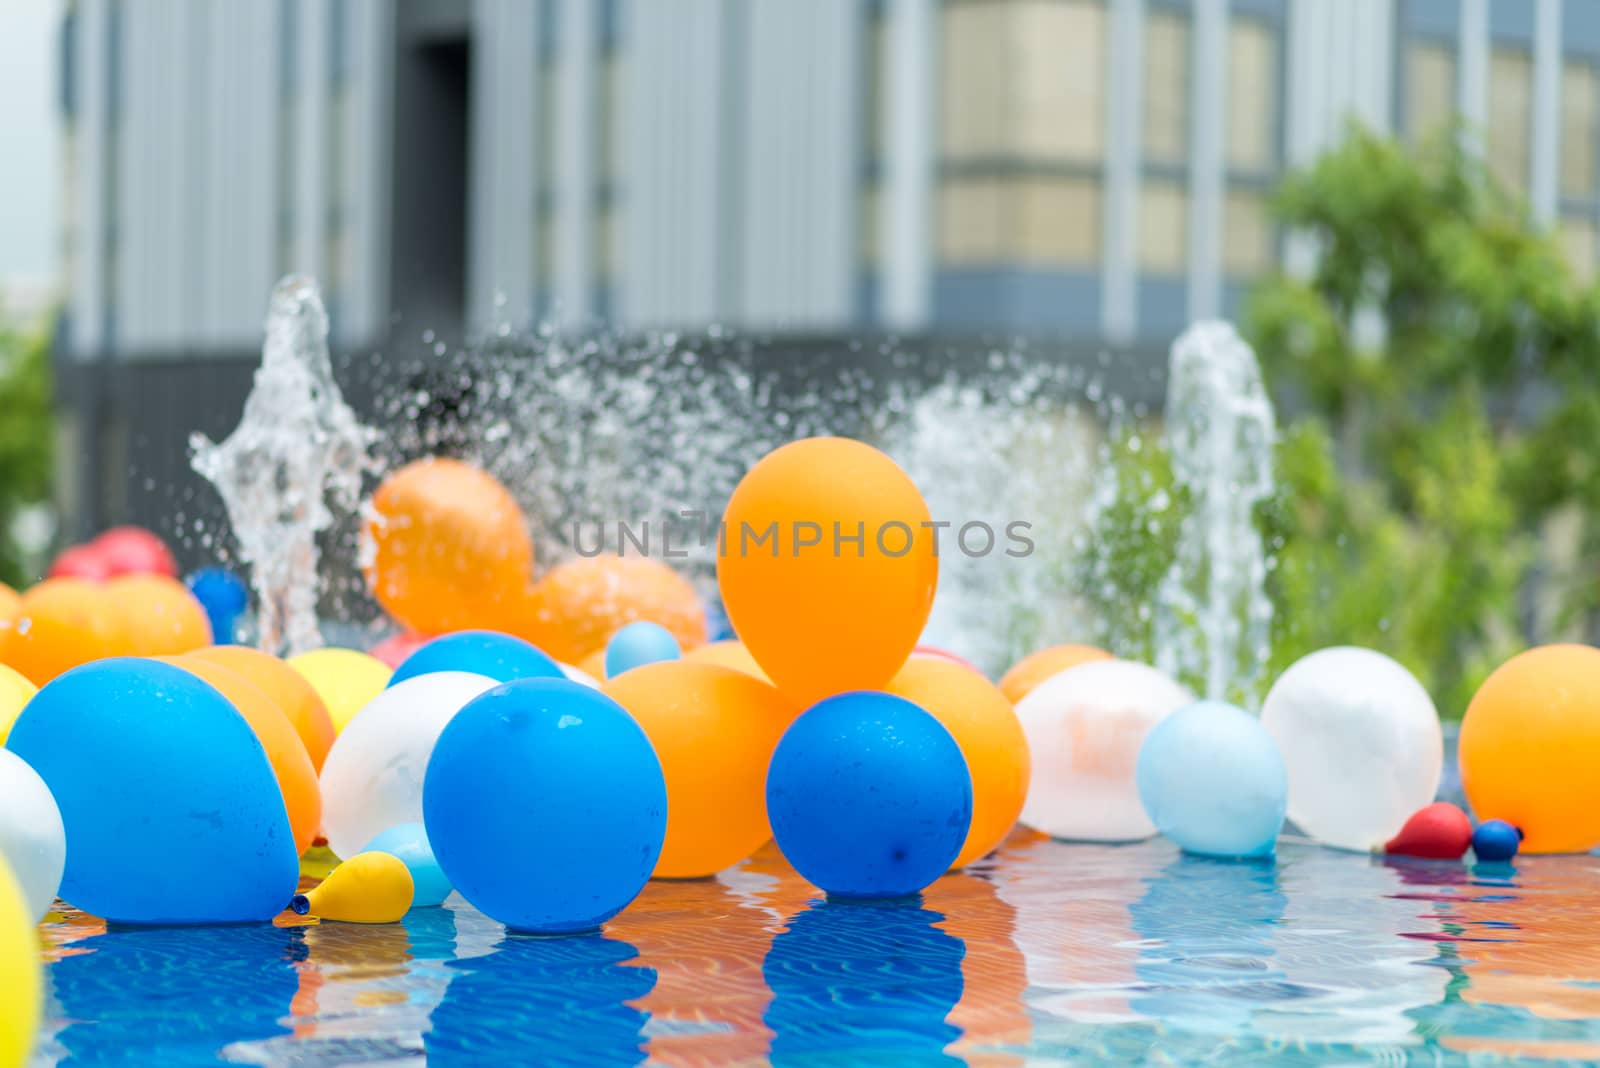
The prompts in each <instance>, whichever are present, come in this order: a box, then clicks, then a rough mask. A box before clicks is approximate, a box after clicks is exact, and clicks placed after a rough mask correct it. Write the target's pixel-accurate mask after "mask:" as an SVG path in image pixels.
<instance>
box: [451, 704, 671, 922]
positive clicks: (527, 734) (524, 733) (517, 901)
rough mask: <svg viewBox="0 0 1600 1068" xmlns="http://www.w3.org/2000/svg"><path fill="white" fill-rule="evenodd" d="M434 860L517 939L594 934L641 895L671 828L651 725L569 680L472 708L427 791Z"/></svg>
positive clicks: (454, 727)
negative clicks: (649, 733) (531, 935)
mask: <svg viewBox="0 0 1600 1068" xmlns="http://www.w3.org/2000/svg"><path fill="white" fill-rule="evenodd" d="M422 816H423V823H424V824H425V825H426V826H427V829H428V841H430V842H431V843H433V852H434V856H435V857H437V858H438V860H439V866H440V867H441V868H443V869H444V873H445V876H446V877H447V878H448V879H449V880H450V882H451V884H452V885H454V886H455V888H456V890H458V891H459V892H460V893H461V896H462V897H464V898H466V899H467V901H468V902H469V903H470V904H471V905H473V906H474V907H475V908H477V909H478V911H480V912H482V913H484V914H485V915H487V916H489V917H490V918H491V919H495V920H499V921H500V922H501V923H503V924H505V925H506V926H507V927H509V928H511V929H512V930H515V931H528V932H531V933H534V934H572V933H576V932H580V931H593V930H595V929H597V928H598V927H599V926H600V925H601V924H602V923H604V922H605V921H606V920H609V919H610V918H611V917H612V916H615V915H616V914H617V913H618V912H621V911H622V909H623V907H624V906H626V905H627V904H628V902H630V901H632V900H633V899H634V897H635V896H637V895H638V893H639V891H640V890H642V889H643V888H644V884H645V883H646V882H647V881H648V880H649V878H650V873H651V871H652V870H654V868H655V866H656V859H657V858H658V857H660V855H661V843H662V841H663V840H664V839H665V837H666V833H667V784H666V780H665V779H664V778H663V777H662V774H661V762H660V761H659V760H657V759H656V751H655V749H654V748H652V746H651V745H650V739H649V738H647V737H646V736H645V733H644V731H643V729H641V728H640V726H639V724H638V723H636V722H634V719H633V717H632V716H630V715H628V713H627V710H626V709H624V708H623V707H622V706H621V705H619V704H618V703H617V702H615V701H613V700H612V699H611V698H609V697H607V696H606V695H605V694H603V693H601V692H600V691H599V690H594V689H590V688H589V687H587V686H583V685H580V684H579V683H576V682H568V681H567V680H566V679H519V680H517V681H516V682H508V683H506V684H504V685H502V686H497V687H495V688H494V689H492V690H490V691H489V692H487V693H485V694H482V695H481V696H479V697H477V698H475V699H473V700H472V701H470V702H468V703H467V705H466V706H465V707H464V708H462V709H461V711H459V712H457V713H456V714H455V716H454V717H453V718H452V719H451V720H450V722H449V724H448V725H447V726H446V727H445V729H444V731H443V732H442V733H441V734H440V735H439V741H438V743H437V744H436V745H435V746H434V748H433V756H432V757H431V758H430V759H429V761H428V771H427V774H426V775H425V776H424V778H423V783H422Z"/></svg>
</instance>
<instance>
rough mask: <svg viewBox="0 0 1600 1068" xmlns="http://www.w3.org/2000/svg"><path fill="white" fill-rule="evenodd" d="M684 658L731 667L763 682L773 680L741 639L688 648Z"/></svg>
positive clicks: (700, 662)
mask: <svg viewBox="0 0 1600 1068" xmlns="http://www.w3.org/2000/svg"><path fill="white" fill-rule="evenodd" d="M683 658H684V659H685V660H689V661H692V662H694V663H699V664H720V665H722V666H723V667H730V668H733V669H734V670H735V671H742V672H744V673H745V674H746V675H751V676H753V677H755V678H758V679H760V680H761V681H762V682H771V681H772V680H771V679H769V678H767V673H766V672H765V671H762V670H761V665H760V664H758V663H756V658H755V657H753V656H751V655H750V650H748V649H746V648H745V647H744V643H743V642H740V641H734V640H732V639H724V640H723V641H716V642H707V643H706V644H704V645H701V646H697V647H696V648H694V649H690V650H688V651H687V652H685V653H684V654H683Z"/></svg>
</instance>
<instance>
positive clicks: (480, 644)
mask: <svg viewBox="0 0 1600 1068" xmlns="http://www.w3.org/2000/svg"><path fill="white" fill-rule="evenodd" d="M435 671H469V672H471V673H472V674H474V675H483V676H486V677H488V678H491V679H493V680H494V681H496V682H510V681H512V680H513V679H559V678H562V677H563V676H562V674H561V667H560V665H558V664H557V663H556V662H555V661H554V660H551V659H550V658H549V657H548V656H546V655H544V653H543V652H541V651H540V650H539V647H538V646H536V645H532V644H530V643H529V642H525V641H523V640H522V639H521V638H514V637H512V636H511V635H509V634H501V633H500V632H498V631H493V630H460V631H456V632H455V633H454V634H445V635H442V636H440V637H438V638H435V639H433V640H432V641H431V642H428V643H427V644H426V645H423V646H419V647H418V648H417V649H416V650H415V651H414V652H413V653H412V654H411V655H410V656H408V657H406V658H405V659H404V660H402V661H401V662H400V666H399V667H398V668H396V669H395V672H394V674H393V675H392V676H390V678H389V685H390V686H393V685H395V684H396V683H401V682H404V681H406V680H407V679H414V678H416V677H417V676H418V675H428V674H431V673H432V672H435Z"/></svg>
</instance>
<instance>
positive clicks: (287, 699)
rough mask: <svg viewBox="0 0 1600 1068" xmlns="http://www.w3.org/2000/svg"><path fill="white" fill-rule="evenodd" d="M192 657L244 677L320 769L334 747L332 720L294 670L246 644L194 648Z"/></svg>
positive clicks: (317, 698)
mask: <svg viewBox="0 0 1600 1068" xmlns="http://www.w3.org/2000/svg"><path fill="white" fill-rule="evenodd" d="M190 655H191V656H194V657H198V658H199V659H202V660H208V661H210V662H211V663H213V664H221V665H222V666H223V667H225V668H227V669H228V670H229V671H232V672H234V673H235V674H238V675H243V676H244V677H245V678H246V679H248V680H249V681H250V682H251V683H252V684H253V685H255V686H256V687H258V688H259V689H260V690H261V692H263V693H265V694H266V695H267V697H268V698H270V699H271V700H272V703H273V704H275V705H277V706H278V711H280V712H282V713H283V714H284V716H285V717H286V718H287V719H288V720H289V725H290V726H291V727H293V728H294V731H295V733H296V734H298V735H299V736H300V741H301V742H302V743H303V744H304V745H305V747H306V755H307V756H308V757H310V758H311V766H312V767H313V768H315V769H316V770H317V771H319V772H320V771H321V770H322V763H323V761H324V760H326V759H327V757H328V749H329V747H330V746H332V745H333V738H334V729H333V719H332V717H330V716H329V715H328V709H327V707H326V706H325V705H323V703H322V698H321V697H320V696H319V695H318V694H317V691H316V690H315V689H314V688H313V687H312V686H311V685H310V684H309V683H307V682H306V681H305V679H304V678H303V677H302V676H301V675H300V673H299V672H297V671H295V670H294V668H293V667H291V666H290V665H288V664H286V663H284V662H283V661H282V660H279V659H278V658H277V657H275V656H273V655H272V654H271V653H263V652H262V651H261V650H260V649H252V648H250V647H249V646H247V645H216V646H210V647H208V648H205V649H196V650H195V651H194V652H193V653H192V654H190Z"/></svg>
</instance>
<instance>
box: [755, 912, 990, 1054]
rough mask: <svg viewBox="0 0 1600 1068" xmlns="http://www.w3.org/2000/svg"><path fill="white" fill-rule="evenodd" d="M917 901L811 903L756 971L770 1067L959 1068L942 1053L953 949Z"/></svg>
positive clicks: (957, 953) (955, 995)
mask: <svg viewBox="0 0 1600 1068" xmlns="http://www.w3.org/2000/svg"><path fill="white" fill-rule="evenodd" d="M944 919H945V917H944V915H943V914H942V913H938V912H933V911H931V910H929V909H925V908H923V907H922V906H921V904H920V902H918V901H917V900H916V899H901V900H898V901H826V900H817V901H813V902H812V903H811V904H810V906H809V907H807V908H806V910H805V911H804V912H801V913H800V914H799V915H797V916H795V917H794V918H793V919H791V920H790V921H789V926H788V929H787V930H785V931H782V932H780V933H779V934H778V936H777V937H776V938H774V939H773V940H772V949H771V950H770V951H769V952H768V953H767V959H766V961H765V962H764V964H763V966H762V973H763V974H764V975H765V977H766V980H767V986H768V987H769V988H770V989H771V991H772V1004H771V1005H769V1006H768V1008H767V1015H766V1021H767V1026H768V1027H770V1028H771V1029H772V1031H773V1037H772V1058H771V1061H772V1063H773V1064H775V1065H782V1064H815V1063H821V1062H822V1061H823V1060H826V1059H828V1058H835V1059H839V1060H842V1061H846V1062H853V1063H860V1064H873V1063H890V1062H891V1061H892V1062H895V1063H907V1062H912V1063H917V1064H924V1063H927V1064H935V1063H948V1064H961V1063H963V1062H962V1060H961V1059H960V1058H959V1057H955V1056H948V1055H945V1054H944V1052H943V1051H944V1050H945V1048H946V1047H947V1046H949V1045H950V1044H951V1043H952V1042H954V1041H955V1040H956V1039H957V1038H959V1037H960V1036H961V1029H960V1028H959V1027H956V1026H955V1025H953V1024H951V1023H949V1022H947V1018H948V1017H949V1015H950V1012H951V1010H952V1009H954V1008H955V1006H956V1003H957V1002H958V1001H960V1000H961V990H962V980H961V958H962V956H963V954H964V952H965V950H964V947H963V946H962V944H961V940H960V939H958V938H953V937H951V936H950V935H949V934H947V933H946V932H944V931H942V930H940V929H939V928H938V927H937V926H936V925H937V924H940V923H942V922H944Z"/></svg>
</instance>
